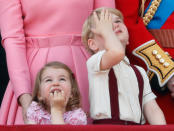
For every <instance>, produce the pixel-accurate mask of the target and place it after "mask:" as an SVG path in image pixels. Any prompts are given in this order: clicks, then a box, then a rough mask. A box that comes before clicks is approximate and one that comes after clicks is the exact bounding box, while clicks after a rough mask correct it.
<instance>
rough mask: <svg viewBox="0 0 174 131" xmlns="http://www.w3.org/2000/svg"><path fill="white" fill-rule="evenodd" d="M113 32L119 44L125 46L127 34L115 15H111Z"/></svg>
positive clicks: (125, 28) (120, 20) (127, 38)
mask: <svg viewBox="0 0 174 131" xmlns="http://www.w3.org/2000/svg"><path fill="white" fill-rule="evenodd" d="M112 21H113V30H114V32H115V34H116V35H117V37H118V39H119V40H120V41H121V43H122V44H123V45H124V46H126V45H127V44H128V40H129V33H128V30H127V27H126V25H125V24H124V22H123V20H122V19H121V18H120V17H118V16H117V15H114V14H112Z"/></svg>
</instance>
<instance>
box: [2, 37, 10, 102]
mask: <svg viewBox="0 0 174 131" xmlns="http://www.w3.org/2000/svg"><path fill="white" fill-rule="evenodd" d="M0 41H1V37H0ZM8 81H9V76H8V71H7V64H6V56H5V50H4V48H3V47H2V45H1V43H0V105H1V102H2V99H3V96H4V92H5V89H6V87H7V84H8Z"/></svg>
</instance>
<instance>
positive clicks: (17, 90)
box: [0, 0, 115, 125]
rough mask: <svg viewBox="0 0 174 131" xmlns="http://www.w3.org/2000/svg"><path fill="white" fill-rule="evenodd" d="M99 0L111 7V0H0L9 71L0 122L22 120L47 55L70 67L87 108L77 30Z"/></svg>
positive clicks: (83, 53)
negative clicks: (8, 80)
mask: <svg viewBox="0 0 174 131" xmlns="http://www.w3.org/2000/svg"><path fill="white" fill-rule="evenodd" d="M101 6H107V7H112V8H114V6H115V0H49V1H48V0H0V29H1V34H2V44H3V47H4V48H5V51H6V55H7V65H8V71H9V76H10V82H9V84H8V87H7V90H6V93H5V95H4V99H3V102H2V105H1V110H0V124H7V125H12V124H22V123H24V122H26V109H27V108H28V106H29V104H30V101H31V95H30V94H31V92H32V89H33V83H34V80H35V77H36V73H37V72H38V71H39V70H40V68H41V67H42V66H43V65H45V64H46V63H48V62H50V61H61V62H63V63H64V64H66V65H68V66H69V67H70V68H71V70H72V71H73V72H74V74H75V77H76V79H77V82H78V85H79V88H80V92H81V96H82V107H83V109H84V110H85V112H88V111H89V103H88V78H87V70H86V59H87V58H88V54H87V53H86V51H85V49H84V47H83V46H82V43H81V35H80V34H81V29H82V25H83V23H84V20H85V19H86V18H87V17H88V15H89V14H90V12H91V11H92V10H93V9H95V8H98V7H101ZM19 105H21V106H19ZM22 112H23V114H22ZM23 118H24V121H23Z"/></svg>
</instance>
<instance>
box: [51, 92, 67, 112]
mask: <svg viewBox="0 0 174 131" xmlns="http://www.w3.org/2000/svg"><path fill="white" fill-rule="evenodd" d="M50 105H51V109H54V110H57V111H62V112H64V111H65V108H66V97H65V94H64V91H54V92H53V93H50Z"/></svg>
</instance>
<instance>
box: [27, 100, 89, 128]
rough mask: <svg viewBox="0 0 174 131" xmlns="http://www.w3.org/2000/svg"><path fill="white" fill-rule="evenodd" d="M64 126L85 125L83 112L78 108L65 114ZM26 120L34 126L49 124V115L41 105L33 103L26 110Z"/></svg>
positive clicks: (85, 118)
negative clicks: (34, 124)
mask: <svg viewBox="0 0 174 131" xmlns="http://www.w3.org/2000/svg"><path fill="white" fill-rule="evenodd" d="M63 118H64V121H65V124H70V125H86V124H87V117H86V114H85V113H84V111H83V110H82V109H81V108H79V109H76V110H73V111H68V112H65V113H64V115H63ZM27 119H28V120H29V121H32V122H34V123H36V124H51V115H50V113H49V112H48V111H46V110H45V109H44V108H43V107H42V106H41V105H39V104H38V103H37V102H35V101H33V102H32V103H31V105H30V106H29V108H28V110H27Z"/></svg>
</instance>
